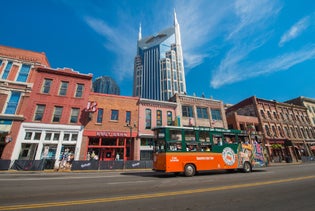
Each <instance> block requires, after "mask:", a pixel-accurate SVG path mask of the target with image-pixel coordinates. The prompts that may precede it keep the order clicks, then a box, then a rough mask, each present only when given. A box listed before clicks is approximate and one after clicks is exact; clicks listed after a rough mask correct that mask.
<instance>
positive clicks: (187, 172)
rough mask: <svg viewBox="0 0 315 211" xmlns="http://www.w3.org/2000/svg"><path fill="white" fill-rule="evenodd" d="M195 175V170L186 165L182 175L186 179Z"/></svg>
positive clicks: (190, 165) (193, 167)
mask: <svg viewBox="0 0 315 211" xmlns="http://www.w3.org/2000/svg"><path fill="white" fill-rule="evenodd" d="M195 173H196V168H195V166H194V165H192V164H187V165H186V166H185V169H184V174H185V176H186V177H192V176H194V175H195Z"/></svg>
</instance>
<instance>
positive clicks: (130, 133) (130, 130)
mask: <svg viewBox="0 0 315 211" xmlns="http://www.w3.org/2000/svg"><path fill="white" fill-rule="evenodd" d="M125 127H128V128H129V157H131V139H132V130H133V129H134V128H137V124H136V122H134V123H133V125H131V124H130V123H129V122H128V123H127V124H126V125H125Z"/></svg>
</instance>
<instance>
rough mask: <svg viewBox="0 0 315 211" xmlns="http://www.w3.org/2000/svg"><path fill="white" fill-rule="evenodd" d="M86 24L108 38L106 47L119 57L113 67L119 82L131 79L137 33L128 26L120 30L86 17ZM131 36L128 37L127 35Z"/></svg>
mask: <svg viewBox="0 0 315 211" xmlns="http://www.w3.org/2000/svg"><path fill="white" fill-rule="evenodd" d="M84 20H85V21H86V23H87V24H88V25H89V26H90V27H91V28H92V29H93V30H94V31H95V32H97V33H98V34H100V35H102V36H103V37H104V38H106V41H104V44H103V45H104V47H105V48H106V49H108V50H109V51H111V52H113V53H115V54H116V56H117V61H116V63H115V66H114V67H113V72H114V73H115V74H116V76H117V77H118V78H117V79H118V80H119V81H121V80H123V79H125V78H128V77H131V75H132V74H133V72H132V71H130V69H132V67H133V58H134V56H135V54H136V47H135V40H136V33H137V32H136V31H135V30H133V29H131V28H130V27H128V26H126V25H121V26H120V28H113V27H110V26H109V25H108V24H107V23H105V22H104V21H103V20H100V19H97V18H93V17H86V18H85V19H84ZM127 34H128V35H130V36H126V35H127Z"/></svg>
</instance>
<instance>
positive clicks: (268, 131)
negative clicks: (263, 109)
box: [265, 125, 271, 136]
mask: <svg viewBox="0 0 315 211" xmlns="http://www.w3.org/2000/svg"><path fill="white" fill-rule="evenodd" d="M265 131H266V134H267V136H271V133H270V130H269V127H268V125H265Z"/></svg>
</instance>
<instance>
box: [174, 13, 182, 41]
mask: <svg viewBox="0 0 315 211" xmlns="http://www.w3.org/2000/svg"><path fill="white" fill-rule="evenodd" d="M174 28H175V41H176V44H178V45H181V38H180V29H179V24H178V21H177V17H176V12H175V8H174Z"/></svg>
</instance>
